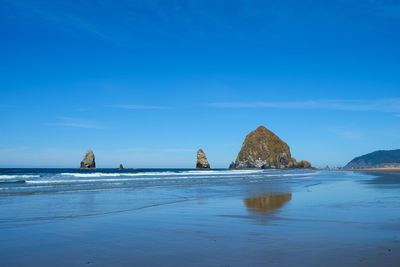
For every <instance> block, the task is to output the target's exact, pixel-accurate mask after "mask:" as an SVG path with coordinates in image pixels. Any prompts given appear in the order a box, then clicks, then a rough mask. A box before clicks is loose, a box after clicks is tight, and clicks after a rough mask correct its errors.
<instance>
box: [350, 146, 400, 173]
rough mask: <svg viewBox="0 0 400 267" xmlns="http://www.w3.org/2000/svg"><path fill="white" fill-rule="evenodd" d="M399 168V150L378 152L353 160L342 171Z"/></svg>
mask: <svg viewBox="0 0 400 267" xmlns="http://www.w3.org/2000/svg"><path fill="white" fill-rule="evenodd" d="M370 168H400V149H396V150H379V151H375V152H372V153H369V154H365V155H363V156H360V157H356V158H354V159H353V160H352V161H350V162H349V163H347V165H346V166H344V169H370Z"/></svg>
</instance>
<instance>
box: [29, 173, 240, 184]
mask: <svg viewBox="0 0 400 267" xmlns="http://www.w3.org/2000/svg"><path fill="white" fill-rule="evenodd" d="M218 178H222V179H226V178H238V179H240V178H242V177H238V176H232V175H225V176H215V175H214V176H207V177H196V176H179V177H146V178H103V179H61V180H36V181H26V183H28V184H52V183H53V184H60V183H63V184H73V183H97V182H130V181H131V182H134V181H149V182H151V181H166V180H176V181H179V180H187V179H193V180H208V179H210V180H212V179H218Z"/></svg>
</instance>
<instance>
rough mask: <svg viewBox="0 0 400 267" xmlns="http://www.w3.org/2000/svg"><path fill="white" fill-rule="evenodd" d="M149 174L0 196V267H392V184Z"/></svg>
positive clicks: (396, 180) (335, 176) (399, 253)
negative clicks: (129, 180)
mask: <svg viewBox="0 0 400 267" xmlns="http://www.w3.org/2000/svg"><path fill="white" fill-rule="evenodd" d="M25 175H26V174H25ZM30 175H35V174H30ZM157 175H159V174H156V173H155V174H154V175H153V176H152V175H147V176H148V178H145V179H153V180H149V182H148V183H147V180H145V182H146V183H145V184H141V186H140V187H139V186H136V185H137V184H136V183H138V182H142V183H143V181H144V180H138V178H135V179H136V180H135V183H132V184H130V186H125V187H122V188H121V187H119V188H114V187H110V186H108V188H100V189H99V188H98V187H99V186H98V185H97V187H94V188H85V190H77V189H76V188H78V186H76V185H74V190H70V191H68V190H64V191H60V190H59V189H57V191H55V192H44V189H43V188H36V189H34V188H30V189H29V190H41V191H38V192H36V193H32V192H31V193H29V194H28V193H27V192H26V190H28V189H22V186H21V185H18V186H16V187H18V188H21V189H13V191H10V190H11V189H5V187H4V185H2V186H3V188H2V191H1V192H0V194H1V195H0V214H2V215H1V220H0V263H1V266H160V265H161V266H399V265H400V243H399V242H400V213H399V210H400V209H399V208H400V174H399V173H387V172H385V173H370V172H368V173H362V172H342V171H340V172H333V171H310V170H306V171H303V170H302V171H264V172H256V173H236V174H235V175H232V174H229V173H228V171H227V173H225V174H221V175H219V174H218V171H216V172H215V173H209V174H207V171H205V172H203V173H200V174H194V173H190V172H189V173H185V172H182V174H179V175H177V176H180V178H176V181H177V182H174V183H171V181H172V180H173V179H172V178H171V177H170V176H168V177H165V178H162V179H166V178H168V180H166V181H168V182H165V183H164V184H163V183H161V182H159V180H155V178H157V177H159V176H157ZM224 175H225V176H224ZM40 176H41V177H42V176H43V174H40ZM92 176H95V175H92ZM192 176H196V177H195V178H192ZM207 176H212V177H207ZM49 177H50V176H49ZM183 177H189V178H183ZM221 177H222V178H221ZM32 179H37V180H35V181H36V183H31V184H29V183H28V184H27V186H29V185H32V186H43V185H44V184H45V183H40V181H48V180H51V178H46V179H47V180H43V179H44V178H36V177H34V178H32ZM40 179H42V180H40ZM59 179H60V178H54V180H53V181H54V183H55V184H56V183H57V184H56V185H55V186H54V188H57V187H58V188H60V187H62V186H63V185H62V182H57V181H59ZM70 179H71V178H70ZM82 179H88V180H89V179H90V180H94V178H93V177H91V178H82ZM101 179H103V178H101ZM107 179H108V180H110V178H109V177H108V178H107ZM121 179H126V178H121ZM160 179H161V178H160ZM174 179H175V178H174ZM71 180H72V179H71ZM75 180H77V179H75ZM150 181H151V182H150ZM155 181H157V183H155ZM162 181H164V180H162ZM173 181H175V180H173ZM189 181H190V182H189ZM224 181H225V182H224ZM116 182H117V181H112V183H116ZM102 183H106V182H105V181H103V182H102ZM110 183H111V182H110ZM118 183H121V181H118ZM133 185H134V186H133ZM81 187H83V186H81ZM52 188H53V187H52ZM7 190H9V191H8V192H5V191H7ZM18 190H20V191H18ZM24 190H25V191H24ZM46 190H49V189H47V188H46ZM21 192H22V193H21Z"/></svg>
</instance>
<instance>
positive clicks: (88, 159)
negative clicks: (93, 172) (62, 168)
mask: <svg viewBox="0 0 400 267" xmlns="http://www.w3.org/2000/svg"><path fill="white" fill-rule="evenodd" d="M80 169H96V162H95V159H94V154H93V151H92V150H88V152H87V153H86V155H85V158H84V159H83V160H82V161H81V167H80Z"/></svg>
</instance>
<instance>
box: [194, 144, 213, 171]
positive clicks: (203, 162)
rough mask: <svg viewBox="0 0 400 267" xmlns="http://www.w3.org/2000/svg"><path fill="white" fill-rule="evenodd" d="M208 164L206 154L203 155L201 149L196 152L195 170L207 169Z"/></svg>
mask: <svg viewBox="0 0 400 267" xmlns="http://www.w3.org/2000/svg"><path fill="white" fill-rule="evenodd" d="M209 168H210V164H209V163H208V160H207V157H206V154H205V153H204V151H203V149H201V148H200V149H199V150H198V151H197V162H196V169H209Z"/></svg>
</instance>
